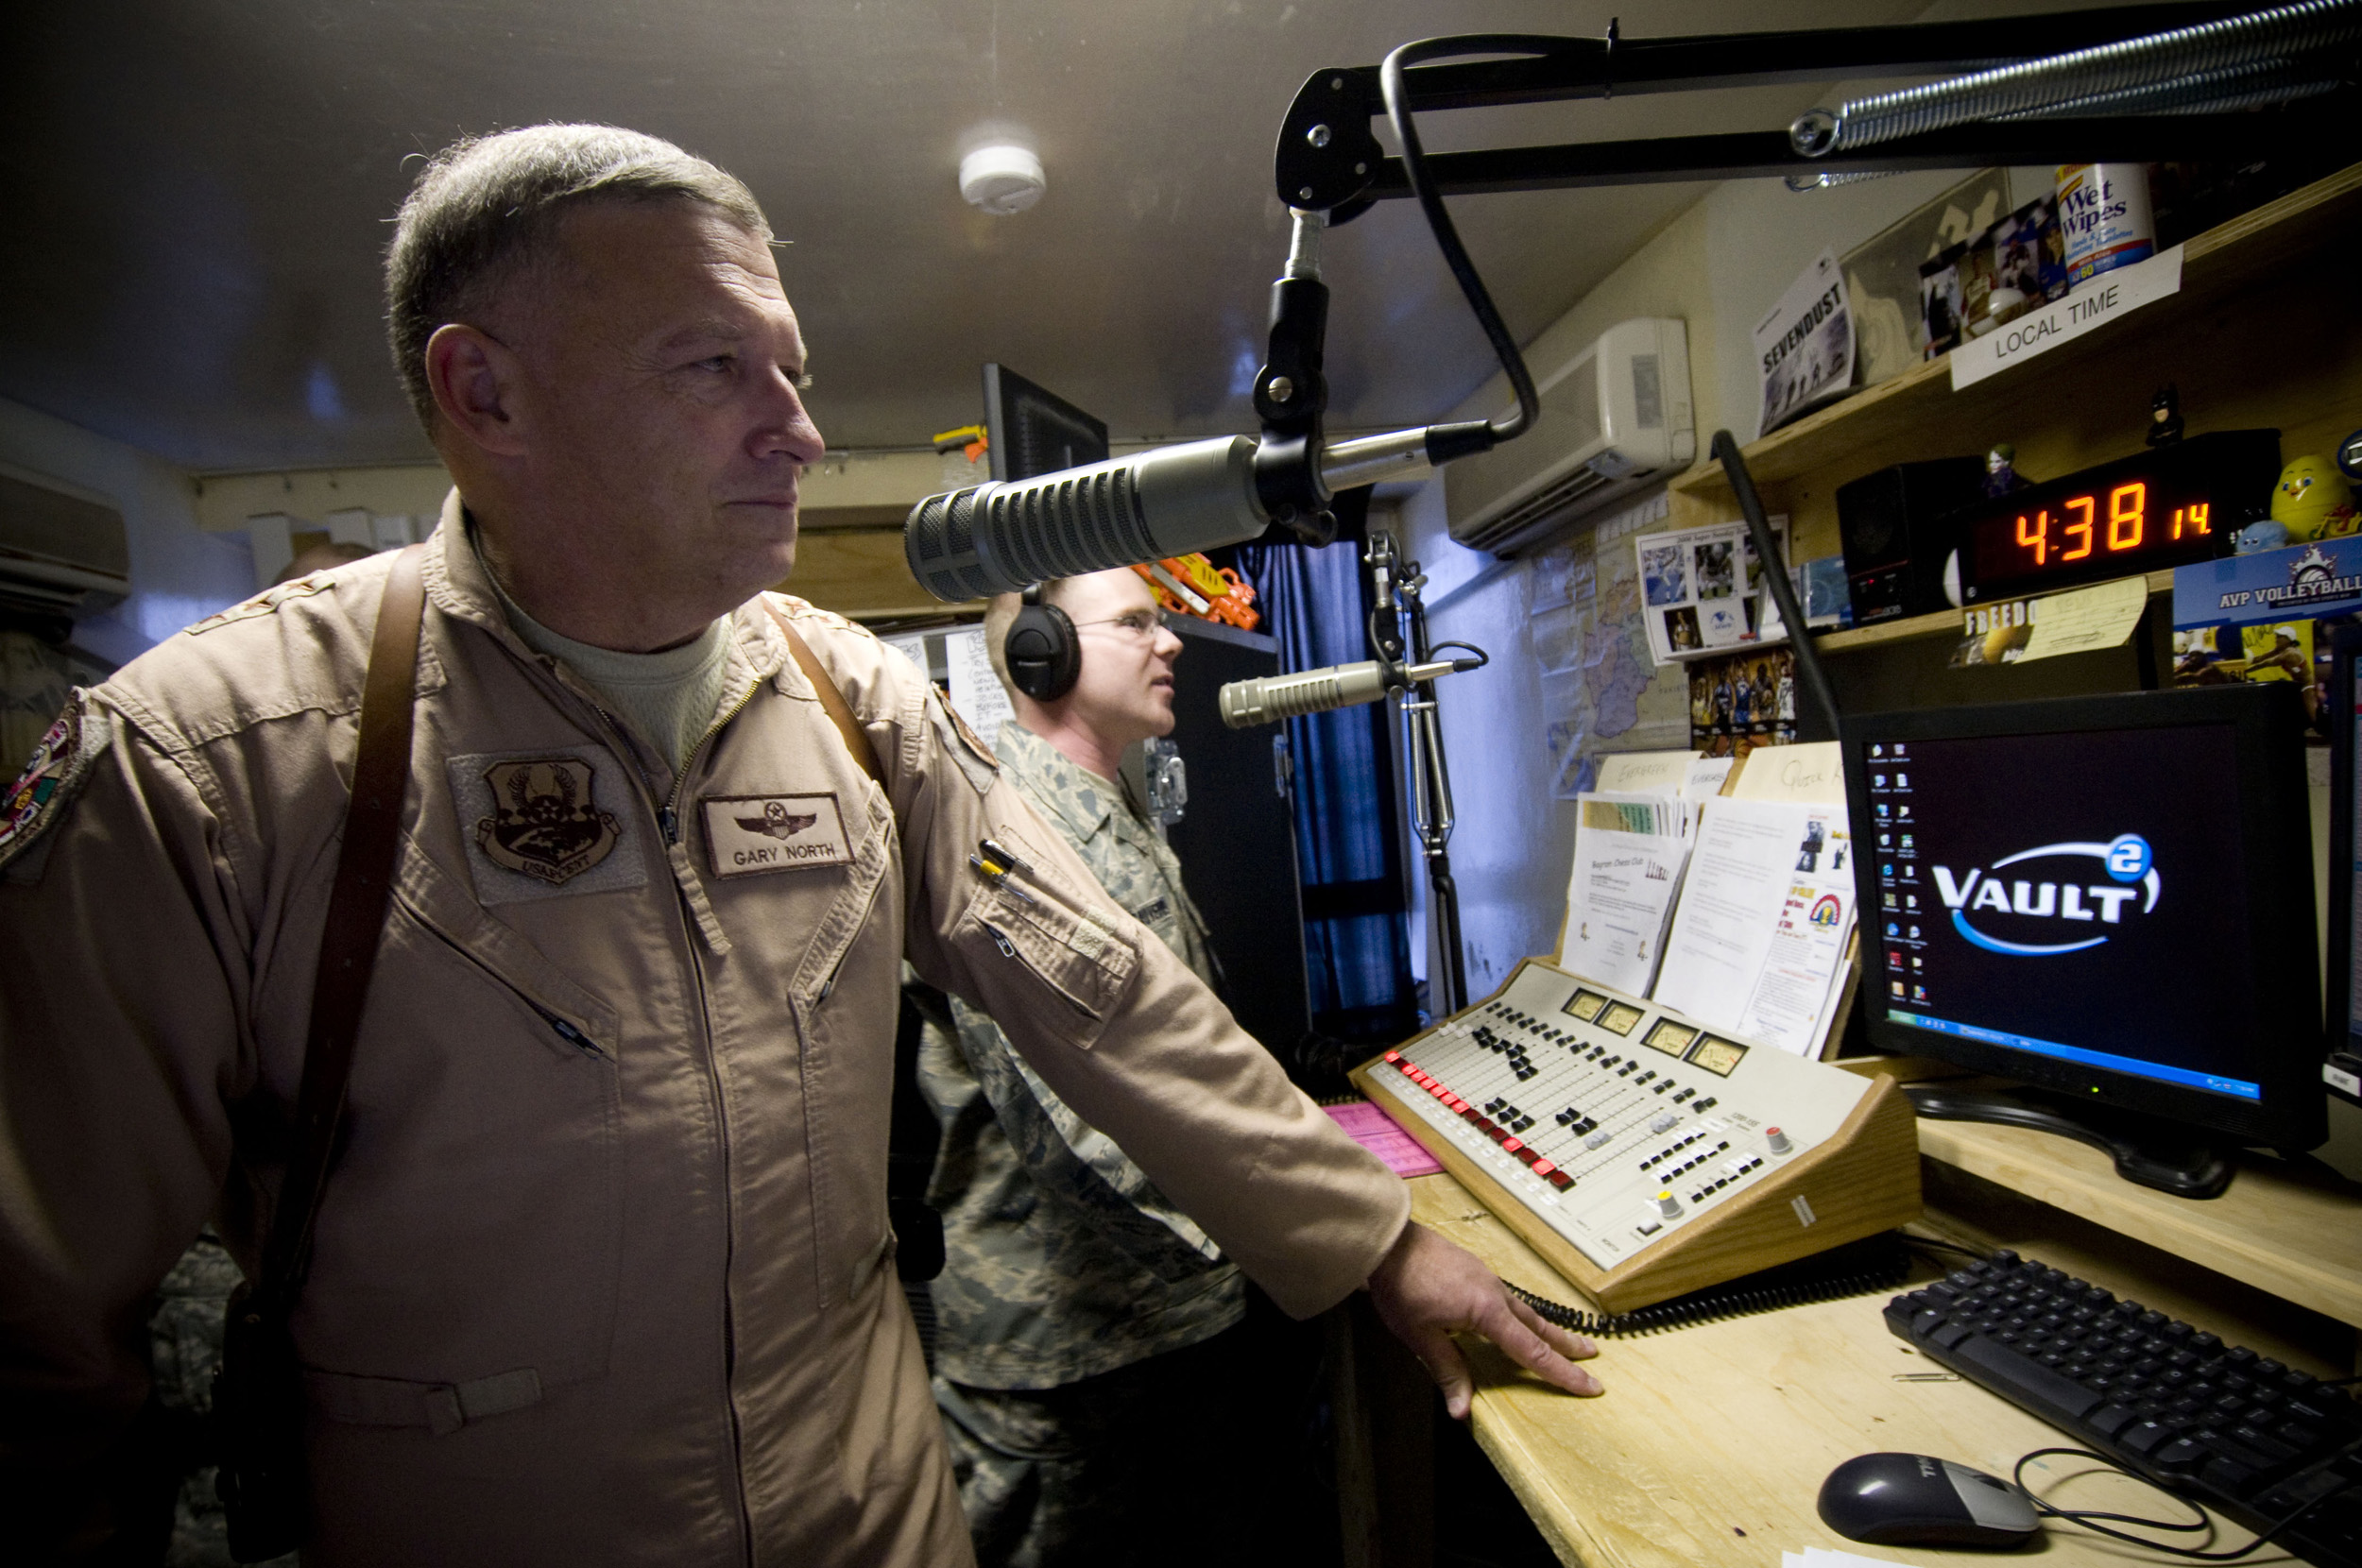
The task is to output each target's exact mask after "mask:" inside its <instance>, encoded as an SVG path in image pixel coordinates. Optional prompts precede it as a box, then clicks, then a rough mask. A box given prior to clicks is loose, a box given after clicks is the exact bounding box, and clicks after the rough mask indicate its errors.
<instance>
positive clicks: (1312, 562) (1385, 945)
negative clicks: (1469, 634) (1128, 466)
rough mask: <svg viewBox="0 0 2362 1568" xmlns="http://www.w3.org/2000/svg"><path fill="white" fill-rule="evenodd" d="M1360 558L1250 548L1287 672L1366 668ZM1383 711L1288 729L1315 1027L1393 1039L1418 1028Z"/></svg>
mask: <svg viewBox="0 0 2362 1568" xmlns="http://www.w3.org/2000/svg"><path fill="white" fill-rule="evenodd" d="M1239 555H1240V566H1241V569H1242V570H1243V571H1245V572H1246V574H1247V577H1248V580H1249V581H1251V582H1252V583H1253V584H1254V585H1255V590H1256V593H1257V595H1258V604H1259V605H1261V607H1262V608H1263V609H1264V610H1265V612H1266V620H1265V622H1264V627H1265V629H1266V630H1267V631H1269V632H1270V633H1271V635H1272V636H1273V637H1274V638H1275V639H1277V641H1278V643H1279V666H1280V669H1281V670H1282V671H1284V672H1293V671H1297V670H1310V669H1316V668H1318V667H1320V666H1322V665H1326V664H1350V663H1353V662H1355V661H1356V660H1360V659H1365V658H1368V657H1369V656H1370V650H1369V645H1368V637H1367V633H1366V631H1365V625H1366V622H1367V608H1366V605H1365V603H1364V600H1363V592H1364V589H1363V585H1362V569H1361V544H1360V543H1359V541H1356V540H1352V539H1340V540H1339V541H1338V542H1337V543H1335V544H1332V545H1330V546H1328V547H1327V548H1326V549H1323V550H1310V549H1307V548H1305V547H1303V546H1301V545H1293V544H1275V545H1258V546H1250V547H1247V548H1244V549H1241V551H1240V552H1239ZM1391 714H1392V709H1391V707H1389V706H1388V705H1387V704H1384V703H1378V704H1371V705H1368V706H1365V707H1346V708H1339V709H1337V710H1336V711H1334V712H1329V713H1315V714H1313V715H1311V716H1310V717H1309V718H1303V719H1292V720H1290V721H1289V722H1288V745H1289V748H1290V750H1291V752H1292V755H1293V757H1294V759H1295V794H1294V807H1295V833H1296V869H1297V873H1298V876H1299V878H1300V879H1301V883H1302V887H1303V894H1304V912H1305V921H1304V946H1305V966H1306V979H1307V981H1308V983H1309V988H1310V992H1311V1003H1312V1021H1313V1027H1314V1028H1316V1029H1318V1030H1320V1031H1322V1032H1324V1033H1327V1034H1332V1035H1336V1036H1339V1037H1341V1038H1344V1039H1388V1040H1392V1039H1398V1038H1401V1037H1402V1036H1403V1035H1405V1034H1407V1033H1408V1032H1410V1030H1411V1028H1412V1026H1413V1025H1414V1023H1415V1017H1416V1014H1415V997H1414V994H1413V990H1412V977H1411V944H1410V932H1409V921H1408V916H1407V913H1406V911H1405V907H1404V906H1405V900H1404V897H1403V892H1402V886H1403V884H1402V860H1401V845H1400V839H1399V836H1398V834H1397V831H1396V824H1395V792H1394V783H1393V776H1392V768H1393V762H1392V759H1391V758H1390V757H1389V755H1388V753H1387V751H1386V750H1385V742H1384V739H1383V737H1384V736H1385V734H1386V725H1387V724H1389V723H1390V722H1391Z"/></svg>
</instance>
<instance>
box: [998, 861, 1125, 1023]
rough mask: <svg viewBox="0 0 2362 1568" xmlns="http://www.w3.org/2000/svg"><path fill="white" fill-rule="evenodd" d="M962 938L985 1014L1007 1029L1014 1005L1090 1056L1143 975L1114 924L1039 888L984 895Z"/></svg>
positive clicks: (1036, 886) (1031, 886) (1035, 884)
mask: <svg viewBox="0 0 2362 1568" xmlns="http://www.w3.org/2000/svg"><path fill="white" fill-rule="evenodd" d="M960 937H961V946H964V947H966V948H967V949H968V951H969V952H970V953H971V954H973V955H974V957H973V963H975V965H976V969H977V979H978V983H979V988H980V989H981V990H983V991H984V993H985V996H984V1003H985V1010H986V1011H987V1012H990V1013H991V1014H993V1016H994V1017H995V1018H996V1019H999V1020H1000V1021H1001V1023H1002V1024H1003V1025H1004V1026H1005V1025H1006V1024H1007V1023H1008V1022H1009V1021H1010V1017H1009V1014H1008V1013H1007V1012H1004V1011H1003V1010H1004V1009H1006V1008H1011V1007H1014V1008H1016V1009H1018V1010H1019V1011H1021V1013H1022V1014H1023V1015H1024V1016H1025V1017H1026V1018H1028V1019H1029V1020H1031V1021H1033V1022H1034V1023H1036V1024H1037V1025H1039V1026H1042V1027H1045V1028H1047V1029H1048V1030H1049V1031H1050V1032H1051V1033H1053V1034H1054V1035H1056V1036H1058V1037H1059V1038H1060V1039H1063V1040H1065V1041H1066V1042H1067V1043H1068V1044H1070V1045H1072V1046H1076V1047H1079V1048H1083V1049H1086V1050H1087V1049H1088V1048H1090V1047H1091V1046H1092V1045H1093V1044H1095V1043H1096V1042H1097V1041H1098V1039H1099V1036H1100V1032H1101V1031H1103V1030H1104V1028H1105V1027H1106V1023H1107V1019H1108V1018H1109V1017H1110V1016H1112V1015H1113V1014H1114V1013H1115V1012H1116V1010H1117V1009H1118V1008H1119V1007H1120V1006H1121V1005H1122V1001H1123V998H1124V996H1125V994H1126V993H1127V992H1129V991H1130V989H1131V986H1132V979H1133V977H1134V976H1135V975H1136V974H1138V971H1139V963H1140V960H1139V953H1138V950H1137V949H1135V948H1134V947H1133V946H1132V944H1131V942H1130V941H1129V940H1127V939H1126V938H1125V937H1124V936H1123V935H1122V934H1121V932H1119V931H1118V930H1117V929H1115V927H1114V926H1113V925H1112V924H1111V923H1110V922H1108V921H1107V920H1105V919H1104V917H1101V916H1098V915H1097V914H1096V913H1095V912H1092V911H1089V910H1078V909H1076V908H1074V907H1072V906H1071V905H1070V904H1069V903H1067V901H1066V900H1065V899H1063V898H1060V897H1058V896H1057V895H1055V894H1053V893H1052V892H1050V891H1049V890H1048V889H1046V888H1044V887H1042V886H1041V885H1040V884H1038V883H1034V884H1030V885H1029V886H1028V887H1027V888H1026V890H1025V894H1024V895H1022V896H1020V895H1017V894H1015V893H1013V892H1012V891H1011V890H1010V889H1008V888H1006V887H997V888H994V889H992V890H991V891H990V892H988V893H986V894H985V895H983V896H982V897H979V898H978V899H977V900H976V901H975V902H974V903H973V904H971V905H969V906H968V909H967V913H966V914H965V915H963V916H962V917H961V922H960ZM1004 998H1005V999H1004Z"/></svg>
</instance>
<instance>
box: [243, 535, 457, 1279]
mask: <svg viewBox="0 0 2362 1568" xmlns="http://www.w3.org/2000/svg"><path fill="white" fill-rule="evenodd" d="M424 551H425V546H423V545H415V544H414V545H411V546H410V547H408V548H407V549H405V550H403V551H402V553H401V554H398V555H396V556H395V557H394V569H393V571H391V572H389V573H388V574H387V575H386V578H385V594H384V595H383V596H382V597H381V598H380V599H379V600H378V604H377V634H376V637H375V639H373V640H372V641H371V642H370V644H369V671H368V678H367V680H366V682H365V684H364V685H363V687H362V689H361V739H360V749H359V752H358V754H357V756H356V757H355V758H354V759H353V765H352V799H351V802H350V803H349V804H348V805H347V806H346V808H345V834H344V844H343V845H342V846H341V847H340V848H339V849H338V850H337V852H336V881H335V885H334V891H332V892H331V893H330V894H329V895H328V919H327V922H326V924H325V926H324V928H323V929H322V931H321V935H320V958H319V967H318V969H317V972H316V973H315V975H314V977H313V980H312V1020H311V1027H310V1031H309V1032H308V1033H307V1034H306V1035H305V1037H304V1048H303V1084H302V1087H301V1088H300V1090H299V1091H298V1092H297V1096H296V1129H295V1136H296V1151H295V1157H294V1158H293V1159H292V1160H290V1161H289V1162H288V1164H287V1175H286V1180H285V1181H284V1182H283V1183H282V1185H281V1186H280V1191H279V1206H278V1209H277V1210H276V1212H275V1213H274V1214H273V1216H272V1219H271V1228H270V1239H269V1241H268V1242H267V1243H266V1244H265V1247H264V1250H263V1279H262V1289H261V1290H260V1292H258V1294H259V1295H260V1297H261V1304H263V1305H265V1306H266V1307H273V1308H276V1309H277V1310H279V1311H282V1312H284V1311H286V1310H288V1309H289V1308H290V1307H292V1306H293V1305H294V1303H295V1297H296V1292H297V1291H298V1289H299V1288H300V1286H301V1283H302V1277H303V1266H304V1262H305V1258H306V1254H308V1253H309V1252H310V1250H311V1245H312V1225H313V1222H314V1221H315V1220H316V1219H317V1218H318V1217H319V1206H320V1191H321V1188H322V1187H323V1186H324V1185H326V1182H327V1177H328V1163H329V1158H330V1156H331V1154H332V1153H333V1152H334V1148H335V1140H336V1125H337V1123H338V1122H339V1121H340V1120H341V1119H342V1118H343V1116H344V1109H345V1085H346V1083H347V1082H349V1081H350V1080H351V1075H352V1042H353V1036H354V1035H355V1034H357V1033H358V1032H359V1031H360V1028H361V1004H362V1001H363V999H364V998H365V997H367V996H368V988H369V971H370V970H371V969H373V968H374V967H375V966H376V964H377V944H378V937H379V936H380V934H381V933H382V932H383V931H384V930H385V904H386V899H387V898H388V896H389V895H391V893H392V891H393V889H392V880H393V872H394V859H395V856H396V854H397V852H398V851H399V850H400V848H401V844H402V793H403V792H404V791H405V790H406V789H407V788H408V786H409V782H410V729H411V713H412V705H413V702H414V699H415V696H416V693H417V690H418V673H419V621H420V619H421V618H422V617H423V615H424V614H425V611H426V587H425V583H424V581H423V579H422V577H421V575H420V572H419V556H420V555H421V554H423V553H424Z"/></svg>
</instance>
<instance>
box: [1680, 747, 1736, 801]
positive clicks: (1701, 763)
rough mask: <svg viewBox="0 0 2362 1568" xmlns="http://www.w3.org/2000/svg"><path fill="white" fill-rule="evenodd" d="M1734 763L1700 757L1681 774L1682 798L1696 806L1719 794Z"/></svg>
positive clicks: (1726, 759)
mask: <svg viewBox="0 0 2362 1568" xmlns="http://www.w3.org/2000/svg"><path fill="white" fill-rule="evenodd" d="M1734 761H1735V758H1728V757H1701V758H1698V759H1697V760H1696V761H1695V762H1692V763H1690V764H1689V766H1688V768H1687V769H1686V771H1684V773H1683V774H1682V798H1683V799H1684V800H1686V801H1688V802H1689V803H1690V804H1692V805H1696V804H1697V803H1699V802H1700V801H1704V800H1711V799H1713V798H1714V797H1715V796H1716V795H1719V794H1720V793H1722V784H1723V781H1724V780H1726V779H1728V778H1729V777H1730V776H1731V767H1732V765H1733V762H1734Z"/></svg>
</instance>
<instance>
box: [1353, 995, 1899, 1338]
mask: <svg viewBox="0 0 2362 1568" xmlns="http://www.w3.org/2000/svg"><path fill="white" fill-rule="evenodd" d="M1353 1079H1354V1082H1356V1083H1357V1084H1359V1085H1360V1086H1361V1089H1362V1091H1363V1092H1364V1093H1365V1094H1368V1095H1369V1096H1370V1097H1371V1098H1372V1099H1375V1100H1377V1101H1378V1102H1379V1103H1380V1104H1382V1105H1384V1106H1385V1107H1386V1109H1387V1110H1388V1112H1389V1113H1390V1114H1392V1115H1393V1116H1394V1117H1395V1120H1397V1121H1399V1122H1401V1123H1402V1125H1403V1127H1404V1128H1405V1129H1406V1130H1407V1131H1408V1132H1409V1133H1411V1135H1412V1137H1414V1138H1416V1139H1417V1140H1418V1141H1419V1142H1420V1143H1421V1144H1422V1145H1424V1146H1425V1147H1426V1148H1427V1150H1429V1152H1430V1153H1432V1154H1433V1155H1434V1156H1435V1157H1436V1158H1437V1159H1438V1160H1440V1161H1441V1162H1443V1164H1444V1166H1445V1167H1446V1169H1448V1170H1450V1171H1451V1172H1452V1174H1453V1175H1454V1176H1456V1177H1458V1178H1459V1179H1460V1181H1461V1182H1462V1183H1463V1185H1466V1186H1468V1187H1469V1188H1470V1190H1471V1191H1473V1192H1475V1193H1476V1195H1477V1196H1478V1197H1479V1198H1480V1199H1481V1200H1482V1201H1483V1202H1485V1204H1486V1206H1487V1207H1489V1208H1491V1209H1492V1210H1493V1211H1494V1213H1495V1214H1497V1215H1498V1216H1499V1217H1500V1218H1501V1219H1503V1220H1504V1221H1505V1222H1507V1223H1508V1224H1509V1225H1510V1226H1511V1227H1512V1228H1513V1229H1515V1231H1516V1232H1517V1233H1518V1234H1519V1235H1520V1236H1524V1237H1525V1238H1526V1240H1527V1241H1528V1242H1529V1243H1531V1244H1532V1246H1533V1247H1534V1248H1535V1250H1536V1251H1538V1252H1540V1253H1542V1254H1543V1255H1544V1256H1545V1257H1547V1258H1549V1260H1550V1262H1551V1263H1552V1264H1553V1265H1554V1266H1556V1267H1557V1268H1558V1270H1559V1271H1560V1272H1562V1273H1564V1274H1566V1277H1567V1278H1568V1279H1570V1280H1572V1281H1573V1282H1574V1283H1575V1284H1576V1285H1578V1286H1580V1287H1582V1288H1583V1290H1584V1291H1585V1292H1586V1293H1588V1294H1589V1295H1590V1296H1592V1297H1593V1299H1595V1300H1596V1301H1598V1302H1599V1304H1600V1305H1601V1306H1602V1307H1604V1308H1605V1309H1607V1310H1609V1311H1613V1312H1621V1311H1627V1310H1630V1309H1631V1308H1633V1307H1635V1306H1645V1305H1647V1304H1650V1303H1652V1302H1658V1301H1663V1300H1664V1299H1666V1298H1667V1297H1669V1296H1674V1295H1678V1294H1680V1293H1682V1292H1683V1291H1686V1290H1692V1289H1696V1288H1698V1287H1701V1286H1705V1285H1715V1284H1720V1282H1721V1281H1723V1280H1726V1279H1732V1278H1736V1277H1737V1276H1738V1275H1740V1274H1745V1273H1752V1272H1754V1270H1757V1269H1766V1268H1770V1267H1772V1265H1774V1264H1778V1263H1785V1262H1788V1261H1789V1259H1791V1258H1796V1257H1802V1256H1804V1255H1806V1253H1817V1252H1820V1251H1822V1250H1823V1249H1824V1248H1829V1247H1834V1246H1837V1245H1838V1244H1839V1243H1840V1242H1845V1241H1851V1240H1853V1239H1855V1238H1856V1237H1857V1236H1868V1235H1871V1234H1873V1233H1874V1232H1877V1231H1882V1230H1887V1229H1890V1228H1891V1227H1893V1226H1895V1225H1899V1224H1902V1223H1903V1222H1904V1221H1905V1220H1908V1219H1913V1218H1915V1217H1917V1215H1918V1213H1919V1145H1918V1135H1917V1132H1916V1130H1915V1127H1914V1124H1913V1120H1912V1116H1911V1109H1910V1103H1909V1101H1908V1099H1905V1098H1904V1096H1903V1093H1902V1091H1901V1090H1900V1089H1899V1088H1897V1087H1896V1086H1895V1083H1894V1081H1893V1080H1892V1079H1891V1078H1887V1077H1884V1076H1880V1077H1877V1078H1865V1077H1862V1076H1860V1075H1858V1074H1857V1073H1854V1072H1851V1071H1848V1070H1846V1069H1844V1068H1841V1067H1833V1066H1828V1065H1823V1064H1822V1063H1818V1062H1807V1061H1806V1060H1804V1059H1803V1058H1802V1057H1797V1056H1791V1055H1789V1054H1788V1053H1787V1052H1785V1051H1782V1050H1778V1049H1775V1048H1772V1047H1770V1046H1757V1045H1752V1044H1749V1043H1748V1042H1746V1041H1744V1040H1741V1039H1739V1038H1737V1037H1736V1036H1734V1035H1732V1034H1730V1033H1728V1032H1726V1031H1716V1030H1710V1029H1707V1028H1705V1027H1704V1026H1703V1025H1701V1024H1698V1023H1696V1022H1694V1021H1693V1020H1691V1019H1688V1018H1686V1017H1684V1016H1682V1015H1681V1014H1678V1013H1675V1012H1673V1011H1672V1010H1671V1009H1669V1008H1666V1007H1662V1006H1659V1005H1658V1004H1656V1003H1654V1002H1647V1001H1640V1000H1637V999H1635V998H1634V997H1626V996H1622V995H1620V994H1618V993H1617V992H1614V991H1610V990H1608V989H1607V988H1606V987H1604V986H1598V985H1592V984H1588V983H1586V982H1583V981H1580V980H1576V979H1575V978H1574V977H1573V976H1570V975H1568V974H1566V972H1565V971H1564V970H1561V969H1559V968H1557V967H1556V966H1554V965H1552V964H1549V963H1544V962H1542V961H1541V960H1539V959H1528V960H1527V961H1526V962H1525V963H1523V964H1521V965H1519V966H1518V969H1517V972H1516V973H1515V974H1514V975H1512V976H1511V977H1510V978H1509V981H1508V983H1507V984H1505V985H1503V986H1502V987H1501V989H1500V990H1499V991H1498V992H1496V993H1494V995H1493V996H1492V997H1488V998H1486V999H1485V1000H1484V1001H1481V1002H1479V1003H1477V1004H1476V1005H1475V1006H1473V1007H1471V1008H1469V1009H1468V1010H1466V1011H1465V1012H1463V1013H1461V1014H1457V1015H1455V1016H1453V1017H1451V1018H1448V1019H1446V1020H1445V1021H1444V1022H1443V1023H1442V1024H1439V1025H1438V1026H1436V1027H1435V1028H1434V1029H1432V1030H1429V1031H1428V1032H1426V1033H1425V1034H1422V1035H1419V1036H1417V1037H1416V1038H1414V1039H1412V1040H1410V1041H1407V1042H1405V1043H1404V1044H1403V1046H1402V1047H1401V1048H1398V1049H1395V1050H1390V1051H1388V1052H1386V1053H1385V1054H1384V1055H1383V1056H1380V1057H1378V1058H1376V1059H1375V1060H1373V1061H1370V1062H1368V1063H1365V1064H1363V1065H1361V1067H1360V1068H1359V1069H1357V1070H1356V1071H1355V1073H1354V1074H1353Z"/></svg>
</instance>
